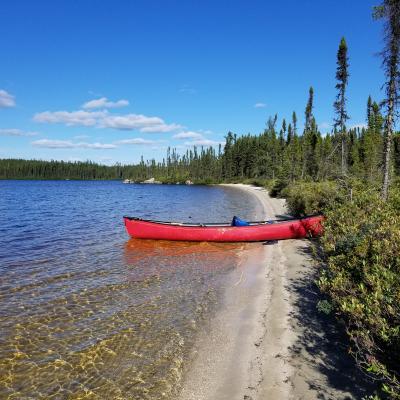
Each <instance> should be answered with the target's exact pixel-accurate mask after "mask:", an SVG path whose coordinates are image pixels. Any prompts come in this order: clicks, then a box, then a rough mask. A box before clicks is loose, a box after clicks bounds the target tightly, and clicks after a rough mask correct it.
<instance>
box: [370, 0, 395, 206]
mask: <svg viewBox="0 0 400 400" xmlns="http://www.w3.org/2000/svg"><path fill="white" fill-rule="evenodd" d="M374 16H375V18H383V19H384V22H385V48H384V50H383V52H382V57H383V68H384V70H385V75H386V79H387V80H386V100H385V101H384V104H385V105H386V118H385V140H384V152H383V181H382V188H381V196H382V198H383V199H384V200H387V198H388V194H389V185H390V152H391V145H392V140H393V131H394V123H395V114H396V108H397V106H398V101H399V72H400V71H399V62H400V0H383V2H382V4H381V5H380V6H378V7H375V14H374Z"/></svg>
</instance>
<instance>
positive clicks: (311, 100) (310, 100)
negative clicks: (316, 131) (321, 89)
mask: <svg viewBox="0 0 400 400" xmlns="http://www.w3.org/2000/svg"><path fill="white" fill-rule="evenodd" d="M313 107H314V89H313V87H312V86H311V87H310V90H309V92H308V101H307V105H306V111H305V117H306V122H305V126H304V130H305V131H306V132H307V131H310V130H311V121H312V118H313V113H312V112H313Z"/></svg>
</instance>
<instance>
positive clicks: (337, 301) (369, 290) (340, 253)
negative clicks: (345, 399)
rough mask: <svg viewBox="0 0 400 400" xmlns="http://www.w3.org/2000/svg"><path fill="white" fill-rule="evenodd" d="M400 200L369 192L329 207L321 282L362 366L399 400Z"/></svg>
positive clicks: (397, 194) (311, 202) (397, 193)
mask: <svg viewBox="0 0 400 400" xmlns="http://www.w3.org/2000/svg"><path fill="white" fill-rule="evenodd" d="M292 197H295V196H293V194H292ZM315 197H316V199H315V200H310V199H309V198H308V197H307V196H306V199H307V202H306V203H305V204H303V205H302V209H303V210H304V209H306V210H307V211H310V207H311V208H313V207H314V206H315V207H316V205H318V206H319V205H320V204H321V200H320V194H316V196H315ZM331 198H332V197H331ZM399 199H400V191H398V190H396V189H394V190H392V195H391V198H390V201H389V202H387V203H384V202H383V201H382V200H381V199H380V198H379V193H377V192H376V191H371V190H365V189H364V191H360V190H357V191H356V192H355V193H354V197H353V200H352V201H351V202H337V201H334V202H333V203H331V204H330V207H324V211H325V215H326V217H327V219H326V222H325V234H324V236H323V238H322V246H323V249H324V252H325V257H326V260H325V261H326V262H325V265H326V268H325V269H324V270H323V272H322V274H321V276H320V279H319V286H320V288H321V290H322V291H323V292H324V293H326V294H327V295H328V296H329V297H330V300H331V303H332V304H333V306H334V308H335V310H336V312H337V313H338V314H339V315H340V316H341V317H342V318H343V319H344V320H345V322H346V326H347V331H348V334H349V336H350V339H351V342H352V350H351V351H352V352H353V354H354V355H355V358H356V360H357V362H358V363H359V365H360V366H361V367H362V368H364V369H365V370H366V371H368V372H369V373H370V374H372V375H374V376H375V377H379V378H380V379H381V380H382V381H383V389H384V391H385V392H386V393H388V394H389V396H390V397H391V398H395V399H400V382H399V378H400V207H399V206H400V201H399ZM293 204H295V202H293Z"/></svg>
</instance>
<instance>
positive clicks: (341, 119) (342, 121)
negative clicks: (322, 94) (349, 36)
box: [333, 37, 349, 175]
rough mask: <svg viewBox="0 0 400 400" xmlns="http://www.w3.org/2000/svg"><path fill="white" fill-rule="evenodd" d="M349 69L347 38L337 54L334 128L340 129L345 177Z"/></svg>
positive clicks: (341, 42)
mask: <svg viewBox="0 0 400 400" xmlns="http://www.w3.org/2000/svg"><path fill="white" fill-rule="evenodd" d="M348 67H349V64H348V57H347V44H346V40H345V38H344V37H342V39H341V41H340V44H339V50H338V52H337V68H336V79H337V81H338V82H337V84H336V89H338V94H337V96H336V101H335V102H334V103H333V107H334V109H335V113H336V117H335V120H334V126H335V128H338V131H339V133H340V136H341V142H342V158H341V160H342V163H341V165H342V168H341V170H342V175H345V173H346V170H347V162H346V121H347V120H348V119H349V116H348V114H347V111H346V87H347V82H348V79H349V73H348Z"/></svg>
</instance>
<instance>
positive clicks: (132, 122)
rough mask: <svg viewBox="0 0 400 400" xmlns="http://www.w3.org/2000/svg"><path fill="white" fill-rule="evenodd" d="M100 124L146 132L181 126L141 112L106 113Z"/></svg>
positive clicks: (163, 130)
mask: <svg viewBox="0 0 400 400" xmlns="http://www.w3.org/2000/svg"><path fill="white" fill-rule="evenodd" d="M100 126H101V127H104V128H114V129H119V130H134V129H138V130H139V131H140V132H147V133H153V132H161V133H164V132H171V131H175V130H177V129H180V128H182V127H181V126H180V125H178V124H166V123H165V122H164V120H163V119H162V118H159V117H147V116H146V115H142V114H126V115H115V116H114V115H108V116H107V117H105V118H103V119H102V120H101V121H100Z"/></svg>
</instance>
